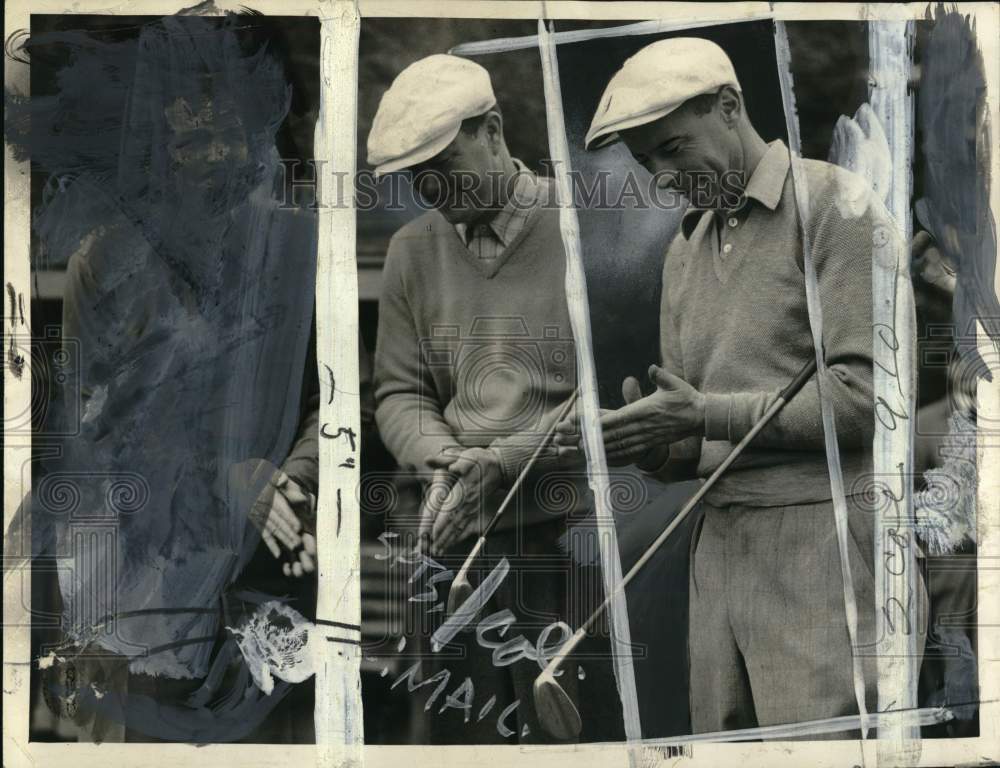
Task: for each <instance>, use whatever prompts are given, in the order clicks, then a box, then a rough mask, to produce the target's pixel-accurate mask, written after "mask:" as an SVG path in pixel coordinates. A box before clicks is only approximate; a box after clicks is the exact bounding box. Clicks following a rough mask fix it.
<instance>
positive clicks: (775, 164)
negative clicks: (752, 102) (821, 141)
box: [681, 139, 790, 238]
mask: <svg viewBox="0 0 1000 768" xmlns="http://www.w3.org/2000/svg"><path fill="white" fill-rule="evenodd" d="M789 162H790V161H789V159H788V148H787V147H786V146H785V142H783V141H782V140H781V139H776V140H775V141H772V142H771V143H770V144H768V148H767V152H765V153H764V156H763V157H762V158H761V159H760V162H759V163H757V167H756V168H754V171H753V174H752V175H751V176H750V181H748V182H747V186H746V189H745V190H744V197H745V200H744V203H743V206H741V207H744V206H746V204H747V203H748V202H749V201H750V200H756V201H757V202H758V203H760V204H761V205H763V206H764V207H765V208H767V209H768V210H770V211H773V210H774V209H776V208H777V207H778V203H779V202H781V193H782V190H783V189H784V188H785V178H786V177H787V176H788V168H789ZM704 213H706V210H705V209H703V208H688V209H687V211H685V212H684V217H683V218H682V219H681V229H682V231H683V233H684V237H685V238H690V237H691V233H692V232H694V229H695V227H696V226H697V224H698V222H699V221H700V220H701V217H702V214H704Z"/></svg>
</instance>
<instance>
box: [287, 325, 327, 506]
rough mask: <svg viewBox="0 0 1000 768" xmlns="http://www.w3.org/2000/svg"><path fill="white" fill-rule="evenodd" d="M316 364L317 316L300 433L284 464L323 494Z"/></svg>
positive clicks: (304, 379)
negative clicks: (321, 486)
mask: <svg viewBox="0 0 1000 768" xmlns="http://www.w3.org/2000/svg"><path fill="white" fill-rule="evenodd" d="M317 368H318V367H317V363H316V316H315V314H313V319H312V323H311V324H310V331H309V348H308V352H307V353H306V364H305V370H304V373H303V377H302V398H301V403H302V404H301V406H300V413H299V431H298V434H297V435H296V437H295V442H294V444H293V445H292V449H291V450H290V451H289V452H288V456H287V458H286V459H285V461H284V463H283V464H282V465H281V469H282V471H283V472H284V473H285V474H286V475H288V476H289V477H290V478H292V479H293V480H295V481H296V482H297V483H298V484H299V485H301V486H303V487H304V488H305V489H306V490H308V491H309V492H311V493H314V494H316V493H319V399H320V391H319V372H318V369H317Z"/></svg>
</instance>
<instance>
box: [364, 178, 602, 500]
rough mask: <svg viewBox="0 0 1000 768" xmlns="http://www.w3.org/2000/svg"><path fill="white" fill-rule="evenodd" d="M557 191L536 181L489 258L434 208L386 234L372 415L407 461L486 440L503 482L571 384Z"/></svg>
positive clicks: (411, 464) (423, 466)
mask: <svg viewBox="0 0 1000 768" xmlns="http://www.w3.org/2000/svg"><path fill="white" fill-rule="evenodd" d="M552 199H554V190H553V188H552V184H551V182H550V181H547V180H544V179H541V180H539V195H538V200H537V201H536V205H535V207H534V208H533V210H532V211H531V213H530V214H529V216H528V217H527V220H526V221H525V224H524V227H523V228H522V229H521V231H520V232H519V233H518V234H517V235H516V236H515V237H514V239H513V240H512V241H511V242H510V243H509V244H508V246H507V247H506V248H504V250H503V251H502V253H501V254H500V255H499V256H498V257H497V258H495V259H488V260H487V259H479V258H477V257H476V256H475V255H473V254H472V253H470V251H469V250H468V248H467V247H466V246H465V244H464V243H463V242H462V240H461V238H460V237H459V234H458V233H457V232H456V231H455V228H454V227H453V226H452V225H450V224H449V223H448V222H447V221H446V220H445V219H444V217H443V216H441V214H439V213H438V212H437V211H430V212H428V213H425V214H424V215H422V216H420V217H419V218H417V219H415V220H414V221H412V222H410V223H408V224H407V225H405V226H404V227H403V228H402V229H400V230H399V231H398V232H397V233H396V234H395V235H394V236H393V238H392V240H391V241H390V243H389V249H388V253H387V255H386V262H385V268H384V272H383V288H382V296H381V300H380V303H379V323H378V340H377V343H376V349H375V399H376V414H375V418H376V421H377V423H378V428H379V432H380V434H381V435H382V439H383V441H384V442H385V445H386V447H387V448H388V449H389V450H390V451H391V452H392V454H393V456H394V457H395V459H396V461H397V462H398V463H399V464H400V466H401V467H403V468H404V469H411V470H416V471H418V472H421V473H427V472H429V467H428V465H427V460H428V459H430V458H431V457H433V456H435V455H437V454H438V453H440V452H441V450H443V449H444V448H446V447H449V446H455V445H458V446H467V447H468V446H483V447H485V446H491V447H493V448H494V449H495V450H496V451H497V453H498V454H499V455H500V457H501V463H502V467H503V476H504V481H505V482H504V485H505V486H507V485H509V483H510V482H512V481H513V479H514V477H516V475H517V473H518V471H519V469H520V467H521V466H522V465H523V462H524V461H525V460H526V459H527V458H528V457H529V456H530V455H531V453H532V451H533V448H534V446H535V445H537V441H538V440H539V439H540V438H541V437H542V435H543V434H544V433H545V431H546V430H547V429H548V427H549V425H550V424H551V422H552V420H553V419H554V418H555V415H556V413H557V412H558V410H559V408H560V406H561V405H562V404H563V403H564V402H565V401H566V399H567V398H568V397H569V396H570V395H571V393H572V392H573V390H574V389H575V388H576V355H575V351H574V345H573V335H572V330H571V327H570V322H569V314H568V310H567V306H566V299H565V290H564V285H565V252H564V250H563V244H562V237H561V234H560V231H559V214H558V210H557V209H556V208H555V207H554V206H552V205H550V204H546V205H543V203H545V202H546V201H549V202H551V200H552ZM544 466H545V462H542V463H541V464H540V465H539V470H541V469H543V468H544ZM583 480H584V481H583V482H582V483H581V482H577V480H574V485H580V486H582V487H584V488H585V487H586V483H585V478H584V479H583ZM533 493H534V491H533V490H532V489H529V488H526V492H525V493H524V494H522V495H523V496H524V497H525V501H526V502H530V501H531V499H530V498H529V497H531V496H532V494H533ZM557 507H558V505H555V507H554V508H553V509H552V510H550V511H552V512H555V511H556V510H555V508H557ZM492 509H495V506H494V507H493V508H492ZM492 509H491V510H490V511H492ZM562 511H568V510H562Z"/></svg>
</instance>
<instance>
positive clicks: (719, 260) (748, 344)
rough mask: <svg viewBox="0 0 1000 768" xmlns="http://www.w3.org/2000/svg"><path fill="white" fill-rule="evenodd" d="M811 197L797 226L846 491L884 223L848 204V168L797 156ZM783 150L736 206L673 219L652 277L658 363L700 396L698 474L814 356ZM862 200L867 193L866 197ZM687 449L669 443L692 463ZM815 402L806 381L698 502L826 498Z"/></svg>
mask: <svg viewBox="0 0 1000 768" xmlns="http://www.w3.org/2000/svg"><path fill="white" fill-rule="evenodd" d="M795 162H796V173H799V172H801V174H802V180H803V181H804V182H806V185H807V189H808V195H809V206H808V210H809V214H808V217H807V219H806V221H805V222H804V224H805V230H806V231H807V232H808V235H809V243H810V254H811V261H812V264H813V266H814V267H815V270H816V275H817V279H818V289H819V296H818V298H819V302H820V305H821V306H822V309H823V345H824V351H825V358H826V364H827V370H828V372H829V374H830V375H829V376H828V377H827V378H825V379H824V382H826V383H824V389H823V396H824V398H827V399H828V400H829V402H830V405H831V406H832V408H833V411H834V414H835V417H836V425H837V436H838V439H839V442H840V449H841V460H842V465H843V470H844V475H845V478H846V479H847V487H848V488H850V487H852V486H851V481H852V480H854V479H856V478H857V477H860V475H861V473H863V472H864V471H867V455H866V454H868V453H870V447H871V439H872V437H871V436H872V430H873V426H872V425H873V423H874V415H873V410H872V409H873V397H872V259H873V255H872V242H873V233H874V232H875V231H876V229H877V228H878V227H880V226H883V225H884V222H885V221H886V213H885V211H884V206H882V205H881V203H880V202H878V201H876V200H874V199H872V201H871V203H870V204H868V205H866V206H862V207H861V208H857V207H856V206H855V205H854V203H853V200H854V196H855V194H856V186H855V183H856V179H857V177H856V176H855V175H854V174H851V173H850V172H849V171H846V170H844V169H843V168H838V167H837V166H834V165H831V164H830V163H825V162H820V161H815V160H796V161H795ZM790 168H791V165H790V160H789V154H788V149H787V147H786V146H785V145H784V143H782V142H781V141H775V142H773V143H772V144H771V145H770V146H769V147H768V150H767V152H766V153H765V155H764V157H763V158H762V159H761V160H760V162H759V163H758V165H757V167H756V168H755V169H754V172H753V174H752V176H751V178H750V180H749V182H748V183H747V186H746V190H745V198H744V204H743V205H742V206H741V207H740V208H739V209H737V210H735V211H720V212H715V211H711V210H703V209H702V210H696V209H692V210H689V211H688V212H686V213H685V215H684V218H683V219H682V221H681V230H680V232H679V233H678V235H677V236H676V237H675V239H674V241H673V243H671V245H670V248H669V249H668V252H667V256H666V260H665V262H664V271H663V305H662V312H661V321H660V346H661V354H662V357H663V364H664V367H665V368H666V369H667V370H669V371H671V372H672V373H674V374H676V375H678V376H679V377H680V378H682V379H684V380H685V381H687V382H688V383H690V384H691V385H692V386H693V387H695V388H696V389H697V390H698V391H700V392H702V393H703V394H704V395H705V436H704V440H703V441H701V446H700V454H701V460H700V463H699V474H701V475H702V476H707V475H708V474H710V473H711V472H712V471H713V470H715V469H716V468H717V467H718V466H719V464H720V463H721V462H722V460H723V459H724V458H725V457H726V456H727V455H728V453H729V451H730V450H731V449H732V447H733V445H734V444H735V443H738V442H739V441H740V440H741V439H742V438H743V437H744V436H746V434H747V433H748V432H749V431H750V429H751V428H752V427H753V425H754V424H755V423H756V422H757V421H758V420H759V419H760V417H761V416H762V415H763V413H764V412H765V411H766V410H767V408H768V407H769V406H770V405H771V403H773V402H774V399H775V397H776V396H777V394H778V392H780V391H781V389H782V388H783V387H784V386H785V385H786V384H787V383H788V382H789V381H791V379H792V378H793V377H794V376H795V374H796V373H798V371H799V370H800V369H801V368H802V366H803V364H804V363H805V362H806V361H807V360H809V359H810V358H811V357H812V356H813V355H814V354H815V352H814V350H813V339H812V332H811V328H810V324H809V308H808V304H807V301H806V292H805V277H804V273H803V252H802V231H803V226H802V225H803V222H801V221H800V219H799V215H798V208H797V205H796V200H795V191H794V189H793V188H792V177H791V174H790V172H789V171H790ZM871 197H872V198H873V197H874V196H871ZM696 442H697V441H686V444H685V445H683V446H678V452H677V455H678V456H682V455H687V456H689V457H690V456H692V454H694V453H695V452H696V451H697V450H698V446H697V445H695V444H693V443H696ZM824 448H825V445H824V437H823V426H822V419H821V414H820V404H819V394H818V391H817V389H816V387H815V386H809V385H807V386H806V387H804V388H803V389H802V390H800V391H799V393H798V394H797V395H796V396H795V397H794V398H793V399H792V400H791V401H790V402H789V403H788V405H787V406H785V408H784V409H783V410H782V411H781V412H780V413H779V414H778V415H777V416H775V417H774V418H773V419H772V420H771V421H770V422H769V423H768V425H767V426H766V427H765V428H764V429H763V430H762V431H761V432H760V433H759V434H758V436H757V437H756V438H755V440H754V443H753V444H752V445H751V446H749V447H747V449H746V450H745V451H744V452H743V454H742V456H741V457H740V459H738V460H737V462H736V464H734V465H733V467H732V468H731V469H730V470H729V471H727V473H726V474H725V476H723V478H721V479H720V481H719V482H718V483H717V484H716V486H715V487H714V488H713V490H712V491H711V492H710V494H709V497H708V498H707V500H708V501H709V503H713V504H722V505H725V504H730V503H741V504H747V505H752V506H770V505H776V504H797V503H805V502H810V501H823V500H826V499H829V498H830V496H829V494H830V490H829V488H830V485H829V478H828V469H827V465H826V458H825V452H824Z"/></svg>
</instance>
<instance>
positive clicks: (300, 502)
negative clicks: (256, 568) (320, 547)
mask: <svg viewBox="0 0 1000 768" xmlns="http://www.w3.org/2000/svg"><path fill="white" fill-rule="evenodd" d="M315 517H316V497H315V496H313V495H312V494H311V493H309V492H307V491H306V490H305V489H303V488H302V486H300V485H299V484H298V483H297V482H295V481H294V480H292V479H291V478H290V477H289V476H288V475H286V474H285V473H284V472H282V471H281V470H278V471H277V472H276V473H275V474H274V476H273V477H272V479H271V481H270V482H269V483H268V486H267V488H265V489H264V491H263V492H262V493H261V495H260V496H259V497H258V498H257V501H256V503H255V504H254V505H253V508H252V509H251V512H250V520H251V522H252V523H253V524H254V525H255V526H256V527H257V529H258V530H259V531H260V537H261V539H263V541H264V544H265V545H266V546H267V548H268V550H270V552H271V554H272V555H274V557H275V559H276V560H281V559H284V560H285V562H284V563H283V564H282V571H283V572H284V574H285V575H286V576H294V577H296V578H298V577H300V576H302V575H303V574H306V573H312V572H313V571H315V570H316V559H315V558H316V533H315V528H314V525H315ZM282 550H284V552H283V551H282Z"/></svg>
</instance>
